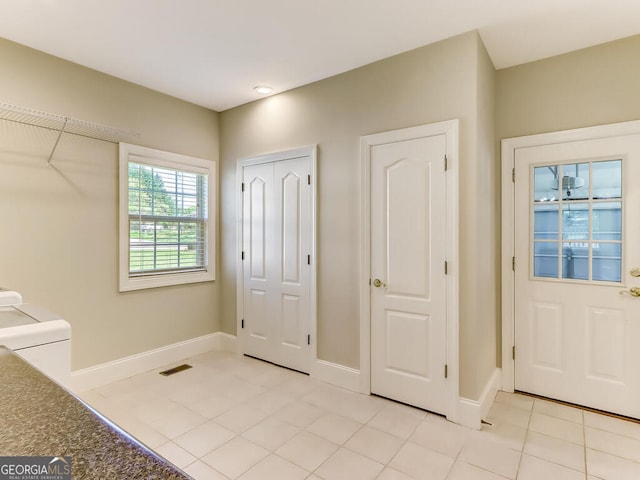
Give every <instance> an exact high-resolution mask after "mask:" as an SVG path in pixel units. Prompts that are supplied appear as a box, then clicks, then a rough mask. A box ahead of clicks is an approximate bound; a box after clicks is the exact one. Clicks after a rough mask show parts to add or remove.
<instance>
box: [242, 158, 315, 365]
mask: <svg viewBox="0 0 640 480" xmlns="http://www.w3.org/2000/svg"><path fill="white" fill-rule="evenodd" d="M310 164H311V161H310V157H309V156H304V157H300V158H293V159H285V160H279V161H273V162H268V163H258V164H255V165H245V166H243V167H242V184H243V187H242V268H241V269H242V291H241V292H239V293H240V294H241V295H242V303H241V305H240V307H241V317H242V318H241V320H240V325H239V327H240V329H239V332H240V337H241V338H240V341H241V349H242V351H243V353H245V354H247V355H251V356H255V357H258V358H261V359H264V360H268V361H270V362H273V363H276V364H279V365H283V366H286V367H289V368H293V369H295V370H299V371H302V372H307V373H308V372H309V370H310V368H311V361H312V348H311V334H312V325H311V319H312V311H311V309H312V304H311V283H312V282H311V273H310V271H311V255H312V246H313V242H312V233H313V228H312V223H313V212H312V186H311V182H310V173H311V171H310Z"/></svg>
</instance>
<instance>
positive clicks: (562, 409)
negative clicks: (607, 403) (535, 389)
mask: <svg viewBox="0 0 640 480" xmlns="http://www.w3.org/2000/svg"><path fill="white" fill-rule="evenodd" d="M533 411H534V412H537V413H543V414H544V415H548V416H550V417H556V418H561V419H562V420H568V421H570V422H574V423H580V424H582V423H583V419H582V410H580V409H579V408H575V407H570V406H568V405H563V404H561V403H557V402H550V401H548V400H542V399H539V398H536V401H535V403H534V405H533Z"/></svg>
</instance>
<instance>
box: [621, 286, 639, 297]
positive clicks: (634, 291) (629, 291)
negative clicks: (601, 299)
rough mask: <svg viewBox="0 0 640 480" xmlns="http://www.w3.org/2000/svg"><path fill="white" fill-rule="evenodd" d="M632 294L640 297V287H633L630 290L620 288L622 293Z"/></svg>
mask: <svg viewBox="0 0 640 480" xmlns="http://www.w3.org/2000/svg"><path fill="white" fill-rule="evenodd" d="M625 294H626V295H631V296H632V297H640V287H631V288H630V289H629V290H620V295H625Z"/></svg>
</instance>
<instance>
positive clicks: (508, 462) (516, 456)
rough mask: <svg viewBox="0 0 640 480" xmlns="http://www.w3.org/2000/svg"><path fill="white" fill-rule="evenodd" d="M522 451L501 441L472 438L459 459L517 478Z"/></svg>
mask: <svg viewBox="0 0 640 480" xmlns="http://www.w3.org/2000/svg"><path fill="white" fill-rule="evenodd" d="M520 455H521V453H520V452H519V451H517V450H512V449H510V448H507V447H505V446H504V445H501V444H499V443H493V442H488V441H485V440H482V439H478V438H476V437H472V438H470V439H469V440H468V441H467V443H466V444H465V446H464V447H463V448H462V451H461V452H460V455H459V456H458V460H462V461H463V462H466V463H470V464H472V465H475V466H476V467H480V468H482V469H484V470H488V471H490V472H493V473H497V474H498V475H502V476H504V477H507V478H511V479H513V478H515V477H516V473H517V471H518V464H519V463H520Z"/></svg>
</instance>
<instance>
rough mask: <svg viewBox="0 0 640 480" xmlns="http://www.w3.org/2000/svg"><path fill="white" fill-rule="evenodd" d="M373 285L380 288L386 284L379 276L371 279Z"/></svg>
mask: <svg viewBox="0 0 640 480" xmlns="http://www.w3.org/2000/svg"><path fill="white" fill-rule="evenodd" d="M373 286H374V287H376V288H380V287H386V286H387V284H386V283H384V282H382V280H380V279H379V278H376V279H375V280H374V281H373Z"/></svg>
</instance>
